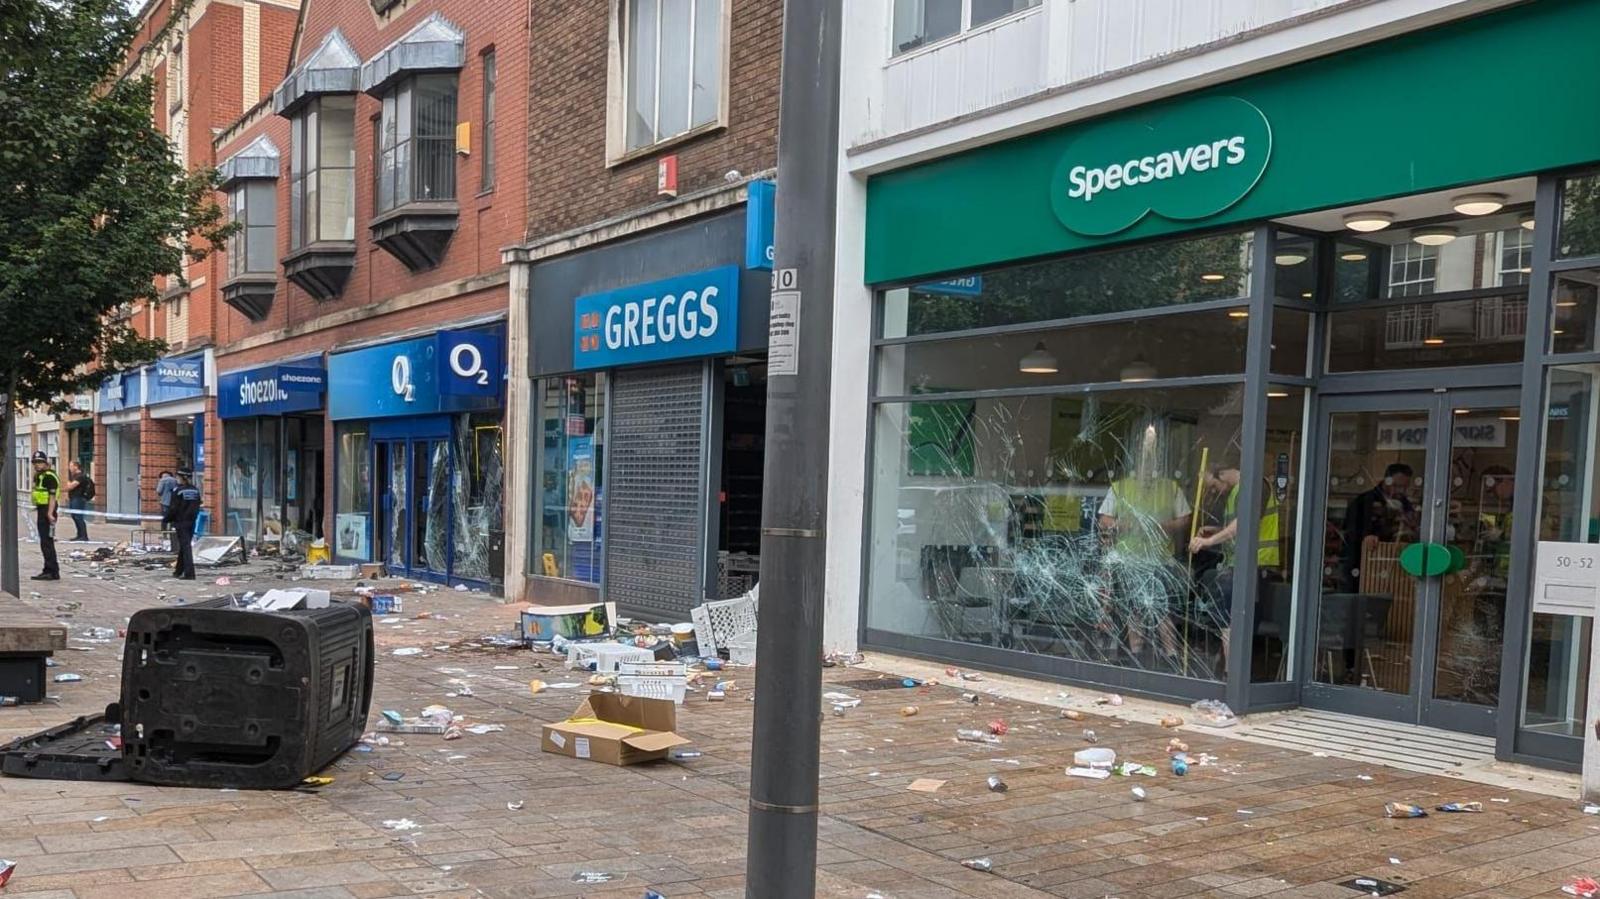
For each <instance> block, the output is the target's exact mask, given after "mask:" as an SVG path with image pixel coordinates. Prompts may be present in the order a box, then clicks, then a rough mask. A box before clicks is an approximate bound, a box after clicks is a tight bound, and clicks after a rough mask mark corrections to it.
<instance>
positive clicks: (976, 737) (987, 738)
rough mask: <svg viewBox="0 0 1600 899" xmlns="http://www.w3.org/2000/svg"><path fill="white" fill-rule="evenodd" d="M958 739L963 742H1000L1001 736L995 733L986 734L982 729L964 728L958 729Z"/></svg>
mask: <svg viewBox="0 0 1600 899" xmlns="http://www.w3.org/2000/svg"><path fill="white" fill-rule="evenodd" d="M956 739H957V740H960V741H961V742H963V743H998V742H1000V738H999V737H997V736H995V735H994V734H986V733H984V732H983V731H981V730H969V729H967V728H962V729H961V730H958V731H956Z"/></svg>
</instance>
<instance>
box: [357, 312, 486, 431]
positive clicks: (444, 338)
mask: <svg viewBox="0 0 1600 899" xmlns="http://www.w3.org/2000/svg"><path fill="white" fill-rule="evenodd" d="M504 382H505V332H504V330H503V328H502V327H501V326H498V325H497V326H494V327H489V328H474V329H470V330H461V331H440V332H438V333H437V334H432V335H430V336H427V337H418V338H415V339H413V340H402V341H398V342H395V343H385V344H381V345H379V346H374V347H367V348H365V349H360V350H352V351H350V352H347V353H336V354H334V355H333V356H332V357H330V358H329V359H328V417H329V418H332V419H334V420H346V419H352V418H387V417H392V416H397V415H430V414H434V413H438V412H469V411H474V410H480V409H498V408H499V407H500V389H501V387H502V386H503V384H504Z"/></svg>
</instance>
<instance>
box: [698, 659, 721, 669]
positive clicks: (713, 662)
mask: <svg viewBox="0 0 1600 899" xmlns="http://www.w3.org/2000/svg"><path fill="white" fill-rule="evenodd" d="M702 661H704V662H705V666H706V670H707V671H721V670H722V660H721V659H704V660H702Z"/></svg>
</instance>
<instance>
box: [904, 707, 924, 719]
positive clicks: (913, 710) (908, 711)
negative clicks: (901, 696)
mask: <svg viewBox="0 0 1600 899" xmlns="http://www.w3.org/2000/svg"><path fill="white" fill-rule="evenodd" d="M920 711H922V710H921V709H919V708H917V707H916V706H914V705H903V706H901V707H900V717H902V718H910V717H912V716H914V715H916V714H917V713H918V712H920Z"/></svg>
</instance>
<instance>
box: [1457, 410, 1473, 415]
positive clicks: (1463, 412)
mask: <svg viewBox="0 0 1600 899" xmlns="http://www.w3.org/2000/svg"><path fill="white" fill-rule="evenodd" d="M1471 411H1472V410H1471V409H1457V410H1456V414H1457V415H1466V414H1467V413H1468V412H1471Z"/></svg>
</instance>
